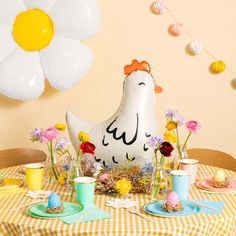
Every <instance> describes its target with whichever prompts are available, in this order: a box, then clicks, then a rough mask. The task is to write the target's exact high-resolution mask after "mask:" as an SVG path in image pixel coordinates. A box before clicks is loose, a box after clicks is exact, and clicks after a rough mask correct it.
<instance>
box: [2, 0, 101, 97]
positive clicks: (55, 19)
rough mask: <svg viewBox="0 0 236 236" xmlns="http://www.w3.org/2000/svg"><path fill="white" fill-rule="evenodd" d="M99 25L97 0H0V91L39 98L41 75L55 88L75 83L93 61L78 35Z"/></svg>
mask: <svg viewBox="0 0 236 236" xmlns="http://www.w3.org/2000/svg"><path fill="white" fill-rule="evenodd" d="M99 28H100V14H99V9H98V6H97V3H96V0H0V93H1V94H3V95H5V96H8V97H11V98H14V99H20V100H27V99H33V98H37V97H39V96H40V95H41V94H42V92H43V91H44V80H45V78H47V79H48V81H49V83H50V84H51V85H52V86H53V87H54V88H55V89H58V90H64V89H67V88H70V87H72V86H74V85H75V84H76V83H77V82H78V81H79V80H80V79H81V78H82V77H83V76H84V75H85V74H86V73H87V72H88V70H89V69H90V66H91V63H92V53H91V51H90V49H89V48H88V47H86V46H85V45H83V44H82V43H81V42H80V40H83V39H86V38H88V37H90V36H92V35H94V34H95V33H96V32H97V31H98V30H99Z"/></svg>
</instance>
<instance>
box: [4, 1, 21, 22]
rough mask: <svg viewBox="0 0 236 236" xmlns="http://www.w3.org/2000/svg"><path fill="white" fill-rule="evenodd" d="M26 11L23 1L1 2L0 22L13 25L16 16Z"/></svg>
mask: <svg viewBox="0 0 236 236" xmlns="http://www.w3.org/2000/svg"><path fill="white" fill-rule="evenodd" d="M25 9H26V7H25V5H24V3H23V0H0V22H1V23H6V24H10V25H12V24H13V23H14V20H15V18H16V16H17V15H18V14H19V13H20V12H22V11H24V10H25Z"/></svg>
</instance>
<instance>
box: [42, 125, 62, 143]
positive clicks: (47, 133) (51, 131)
mask: <svg viewBox="0 0 236 236" xmlns="http://www.w3.org/2000/svg"><path fill="white" fill-rule="evenodd" d="M58 136H59V132H58V130H57V129H56V128H55V127H50V128H48V129H46V130H44V131H43V132H42V134H41V137H40V139H41V142H49V141H52V140H55V139H56V138H57V137H58Z"/></svg>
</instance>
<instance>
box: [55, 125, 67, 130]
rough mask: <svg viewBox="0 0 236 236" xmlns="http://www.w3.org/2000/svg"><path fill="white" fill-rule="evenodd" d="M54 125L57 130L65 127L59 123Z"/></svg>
mask: <svg viewBox="0 0 236 236" xmlns="http://www.w3.org/2000/svg"><path fill="white" fill-rule="evenodd" d="M54 127H55V128H56V129H57V130H60V131H64V130H65V129H66V125H64V124H61V123H57V124H55V125H54Z"/></svg>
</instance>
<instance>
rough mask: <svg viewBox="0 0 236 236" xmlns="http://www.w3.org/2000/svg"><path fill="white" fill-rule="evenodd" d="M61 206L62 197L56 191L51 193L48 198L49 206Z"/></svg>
mask: <svg viewBox="0 0 236 236" xmlns="http://www.w3.org/2000/svg"><path fill="white" fill-rule="evenodd" d="M60 206H61V200H60V197H59V196H58V195H57V194H56V193H51V194H50V196H49V198H48V207H49V208H58V207H60Z"/></svg>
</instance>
